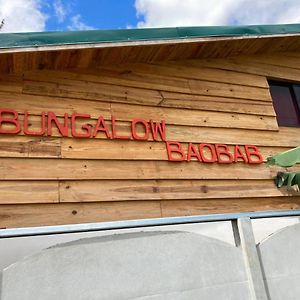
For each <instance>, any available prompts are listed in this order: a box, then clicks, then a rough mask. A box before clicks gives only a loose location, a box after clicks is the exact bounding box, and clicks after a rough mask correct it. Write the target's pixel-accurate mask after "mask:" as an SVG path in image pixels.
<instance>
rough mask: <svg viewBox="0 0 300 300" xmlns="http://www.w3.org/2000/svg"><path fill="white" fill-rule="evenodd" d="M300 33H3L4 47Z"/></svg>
mask: <svg viewBox="0 0 300 300" xmlns="http://www.w3.org/2000/svg"><path fill="white" fill-rule="evenodd" d="M297 33H300V24H283V25H250V26H209V27H174V28H147V29H145V28H143V29H122V30H89V31H65V32H30V33H1V34H0V37H1V38H0V48H2V49H3V48H26V47H40V46H58V45H60V46H61V45H74V44H87V43H88V44H94V43H113V42H114V43H116V42H137V41H159V40H173V39H187V38H203V37H231V36H232V37H234V36H257V35H278V34H280V35H281V34H297Z"/></svg>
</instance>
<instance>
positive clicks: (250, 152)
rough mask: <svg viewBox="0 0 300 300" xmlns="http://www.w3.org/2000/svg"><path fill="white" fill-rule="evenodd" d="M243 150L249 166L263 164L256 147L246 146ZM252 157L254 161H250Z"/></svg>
mask: <svg viewBox="0 0 300 300" xmlns="http://www.w3.org/2000/svg"><path fill="white" fill-rule="evenodd" d="M245 149H246V154H247V158H248V161H249V164H260V163H262V162H263V157H262V155H261V154H260V153H259V151H258V148H257V147H256V146H253V145H246V146H245ZM253 156H254V157H256V159H254V160H253V159H252V157H253Z"/></svg>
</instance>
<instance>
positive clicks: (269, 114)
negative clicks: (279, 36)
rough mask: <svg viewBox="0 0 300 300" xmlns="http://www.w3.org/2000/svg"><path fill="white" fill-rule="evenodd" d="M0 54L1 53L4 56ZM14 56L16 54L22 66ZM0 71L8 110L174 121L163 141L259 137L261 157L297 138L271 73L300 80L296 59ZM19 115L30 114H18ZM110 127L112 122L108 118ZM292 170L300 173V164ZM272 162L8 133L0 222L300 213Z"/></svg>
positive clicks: (1, 165)
mask: <svg viewBox="0 0 300 300" xmlns="http://www.w3.org/2000/svg"><path fill="white" fill-rule="evenodd" d="M0 59H1V57H0ZM16 63H17V61H16ZM15 69H16V72H14V73H3V74H1V75H0V107H3V108H12V109H16V110H18V111H19V112H20V113H21V114H22V113H23V112H24V110H28V111H29V112H30V113H31V114H33V116H32V117H30V124H31V127H30V128H31V129H35V128H39V126H40V125H39V124H40V117H39V114H40V112H41V111H53V112H55V113H56V114H58V115H59V116H63V114H64V113H65V112H68V113H72V112H80V113H89V114H91V116H92V118H93V120H92V122H96V121H95V120H96V118H97V117H98V115H99V114H101V115H102V116H103V117H104V118H105V119H107V120H109V119H110V118H111V116H112V115H114V116H116V117H117V119H118V121H119V123H118V130H119V132H120V133H123V134H126V133H128V132H129V124H130V123H129V121H130V120H131V119H133V118H145V119H153V120H156V121H160V120H161V119H165V120H166V123H167V130H166V132H167V139H168V140H178V141H181V142H183V143H185V147H186V145H187V144H186V143H187V142H195V143H199V142H207V143H226V144H229V145H234V144H239V145H244V144H254V145H257V146H258V147H259V149H260V151H261V153H262V154H263V157H264V159H266V158H267V157H268V156H269V155H272V154H274V153H278V152H282V151H284V150H287V149H289V148H291V147H296V146H299V144H300V134H299V133H300V129H297V128H278V126H277V122H276V116H275V113H274V110H273V106H272V100H271V97H270V93H269V88H268V82H267V78H272V79H274V78H275V79H282V80H292V81H299V79H300V55H299V54H298V53H278V54H276V55H275V54H274V55H256V56H245V57H242V56H239V57H232V58H227V59H202V60H200V59H197V60H192V59H191V60H185V61H184V60H182V61H173V62H156V63H152V64H145V63H144V64H143V63H139V64H122V65H110V66H102V67H101V68H89V69H85V68H83V69H62V70H57V69H56V70H50V69H47V70H45V69H44V70H36V69H33V70H27V71H25V72H23V71H22V69H20V70H19V71H18V68H15ZM21 119H22V116H21ZM107 122H108V123H109V121H107ZM293 169H297V166H296V167H294V168H293ZM278 170H279V169H278V168H276V167H270V166H267V165H266V164H261V165H246V164H243V163H242V162H239V163H236V164H230V165H218V164H202V163H199V162H197V161H192V162H189V163H185V162H183V163H174V162H168V161H167V153H166V149H165V144H164V142H155V141H147V142H143V141H122V140H107V139H105V138H104V136H102V135H101V134H99V135H98V136H97V138H95V139H74V138H70V137H68V138H61V137H60V136H59V134H58V133H57V132H55V131H54V136H52V137H51V138H49V137H42V138H41V137H28V136H22V135H18V136H8V135H0V191H1V193H0V227H1V228H5V227H24V226H39V225H55V224H67V223H81V222H98V221H111V220H124V219H138V218H152V217H165V216H182V215H197V214H208V213H224V212H241V211H258V210H271V209H298V208H299V207H300V197H299V196H297V195H295V194H294V193H293V192H291V191H287V190H286V189H280V190H279V189H277V188H276V187H275V186H274V184H273V180H272V178H273V177H274V175H276V173H277V171H278Z"/></svg>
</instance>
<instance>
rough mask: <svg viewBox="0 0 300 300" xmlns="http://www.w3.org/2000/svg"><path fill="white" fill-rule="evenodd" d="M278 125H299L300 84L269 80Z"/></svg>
mask: <svg viewBox="0 0 300 300" xmlns="http://www.w3.org/2000/svg"><path fill="white" fill-rule="evenodd" d="M269 86H270V92H271V96H272V99H273V105H274V109H275V112H276V116H277V122H278V125H279V126H287V127H300V85H297V84H292V83H285V82H278V81H269Z"/></svg>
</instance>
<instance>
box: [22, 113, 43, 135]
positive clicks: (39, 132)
mask: <svg viewBox="0 0 300 300" xmlns="http://www.w3.org/2000/svg"><path fill="white" fill-rule="evenodd" d="M29 126H30V125H29V123H28V112H27V111H25V113H24V128H23V131H24V134H25V135H33V136H42V135H44V134H45V132H46V113H45V112H42V116H41V130H40V131H30V130H29V129H28V127H29Z"/></svg>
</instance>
